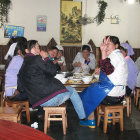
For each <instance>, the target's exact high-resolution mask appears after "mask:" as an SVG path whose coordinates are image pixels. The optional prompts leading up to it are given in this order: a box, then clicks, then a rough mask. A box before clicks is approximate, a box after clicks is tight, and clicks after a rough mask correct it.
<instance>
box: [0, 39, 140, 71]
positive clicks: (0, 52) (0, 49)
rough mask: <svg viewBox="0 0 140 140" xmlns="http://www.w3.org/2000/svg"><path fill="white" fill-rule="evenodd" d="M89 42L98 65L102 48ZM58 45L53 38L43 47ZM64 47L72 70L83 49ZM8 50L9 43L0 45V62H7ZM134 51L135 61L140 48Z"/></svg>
mask: <svg viewBox="0 0 140 140" xmlns="http://www.w3.org/2000/svg"><path fill="white" fill-rule="evenodd" d="M88 44H90V45H91V47H92V49H93V52H94V54H95V56H96V66H99V60H100V58H101V52H100V48H99V47H96V46H95V44H94V43H93V41H92V40H90V41H89V42H88ZM56 45H57V43H56V41H55V40H54V39H53V38H52V39H51V40H50V42H49V43H48V44H47V46H41V47H43V48H45V50H47V48H48V47H50V46H56ZM63 47H64V56H65V59H66V64H67V68H68V70H69V71H71V70H72V69H73V66H72V62H73V60H74V58H75V56H76V54H77V53H78V52H79V51H80V50H81V47H77V46H63ZM7 51H8V46H7V45H0V64H5V60H4V56H5V54H6V53H7ZM134 52H135V55H134V61H135V60H136V59H137V58H138V57H140V48H134Z"/></svg>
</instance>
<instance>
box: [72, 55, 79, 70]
mask: <svg viewBox="0 0 140 140" xmlns="http://www.w3.org/2000/svg"><path fill="white" fill-rule="evenodd" d="M80 57H81V53H77V55H76V57H75V58H74V60H73V63H72V65H73V66H74V67H81V63H80Z"/></svg>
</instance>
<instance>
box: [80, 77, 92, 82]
mask: <svg viewBox="0 0 140 140" xmlns="http://www.w3.org/2000/svg"><path fill="white" fill-rule="evenodd" d="M82 80H83V82H84V83H85V84H89V83H90V81H91V80H92V76H85V77H83V78H82Z"/></svg>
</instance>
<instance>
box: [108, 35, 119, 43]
mask: <svg viewBox="0 0 140 140" xmlns="http://www.w3.org/2000/svg"><path fill="white" fill-rule="evenodd" d="M108 37H110V41H111V42H112V43H113V44H114V45H116V44H118V46H120V41H119V38H118V37H116V36H110V35H108V36H106V39H107V38H108Z"/></svg>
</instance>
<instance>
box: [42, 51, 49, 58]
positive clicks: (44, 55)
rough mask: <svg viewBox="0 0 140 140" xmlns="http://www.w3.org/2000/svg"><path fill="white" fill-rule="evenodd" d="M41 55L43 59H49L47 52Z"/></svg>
mask: <svg viewBox="0 0 140 140" xmlns="http://www.w3.org/2000/svg"><path fill="white" fill-rule="evenodd" d="M40 55H41V56H42V58H46V57H48V53H47V52H45V51H40Z"/></svg>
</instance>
